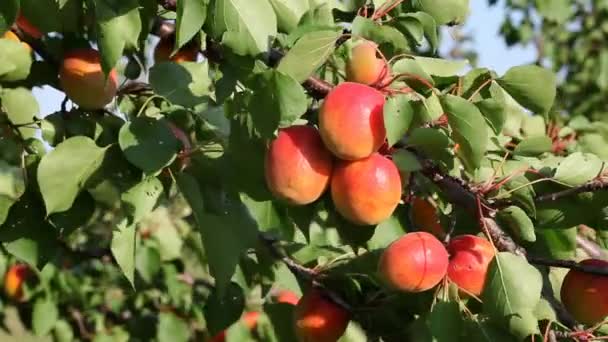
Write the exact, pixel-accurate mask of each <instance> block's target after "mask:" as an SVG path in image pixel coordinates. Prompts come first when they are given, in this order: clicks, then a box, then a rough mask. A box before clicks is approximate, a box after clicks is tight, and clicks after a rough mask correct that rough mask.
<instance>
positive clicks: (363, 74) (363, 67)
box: [346, 40, 389, 85]
mask: <svg viewBox="0 0 608 342" xmlns="http://www.w3.org/2000/svg"><path fill="white" fill-rule="evenodd" d="M377 49H378V44H376V43H374V42H372V41H367V40H366V41H364V42H361V43H359V44H358V45H356V46H355V47H353V49H352V51H351V56H350V58H349V60H348V61H347V63H346V80H347V81H350V82H357V83H362V84H366V85H375V84H380V83H382V81H383V80H384V79H386V78H387V77H388V76H389V72H388V71H389V69H388V65H387V63H386V62H385V61H384V60H383V59H382V58H378V57H376V51H377Z"/></svg>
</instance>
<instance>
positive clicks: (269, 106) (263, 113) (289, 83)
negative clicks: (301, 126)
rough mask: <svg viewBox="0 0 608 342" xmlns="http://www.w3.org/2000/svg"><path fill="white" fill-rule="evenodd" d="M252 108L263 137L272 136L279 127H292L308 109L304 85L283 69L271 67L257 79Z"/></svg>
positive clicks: (255, 122) (254, 118)
mask: <svg viewBox="0 0 608 342" xmlns="http://www.w3.org/2000/svg"><path fill="white" fill-rule="evenodd" d="M254 82H255V83H254V84H255V88H254V93H253V97H252V99H251V102H250V107H249V110H250V111H251V114H252V117H253V123H254V125H255V127H256V128H257V130H258V131H259V132H260V134H262V136H264V137H267V138H270V137H272V136H273V135H274V132H275V130H276V129H277V128H278V127H285V126H290V125H291V124H292V123H293V122H294V121H295V120H297V119H298V118H300V116H302V114H304V113H305V112H306V109H307V105H308V102H307V100H306V93H305V92H304V88H302V86H301V85H300V84H299V83H298V82H297V81H296V80H294V79H293V78H291V77H290V76H287V75H285V74H283V73H281V72H280V71H276V70H268V71H265V72H264V73H262V74H259V75H257V77H256V78H255V81H254Z"/></svg>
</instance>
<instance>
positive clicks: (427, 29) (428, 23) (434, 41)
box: [408, 12, 439, 53]
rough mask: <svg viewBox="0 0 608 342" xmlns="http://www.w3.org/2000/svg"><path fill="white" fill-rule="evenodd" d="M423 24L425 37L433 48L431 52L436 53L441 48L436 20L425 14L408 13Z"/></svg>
mask: <svg viewBox="0 0 608 342" xmlns="http://www.w3.org/2000/svg"><path fill="white" fill-rule="evenodd" d="M408 15H409V16H411V17H414V18H416V19H418V21H420V23H422V28H423V30H424V36H425V37H426V40H427V41H428V42H429V45H430V46H431V51H432V52H433V53H434V52H435V51H436V50H437V47H438V46H439V38H438V37H437V23H436V22H435V19H434V18H433V17H432V16H430V15H429V14H427V13H425V12H416V13H408Z"/></svg>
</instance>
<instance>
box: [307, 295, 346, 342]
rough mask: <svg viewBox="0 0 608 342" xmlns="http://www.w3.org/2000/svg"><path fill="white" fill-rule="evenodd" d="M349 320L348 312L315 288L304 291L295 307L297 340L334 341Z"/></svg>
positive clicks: (310, 341) (311, 341)
mask: <svg viewBox="0 0 608 342" xmlns="http://www.w3.org/2000/svg"><path fill="white" fill-rule="evenodd" d="M349 321H350V314H349V312H348V311H347V310H346V309H344V308H342V307H341V306H339V305H338V304H336V303H334V302H333V301H332V300H331V299H329V298H328V297H326V296H325V295H324V294H322V293H321V292H320V291H319V290H317V289H313V290H311V291H309V292H307V293H305V294H304V296H302V298H301V299H300V301H299V302H298V305H297V306H296V309H295V330H296V336H297V339H298V341H299V342H336V341H337V340H338V339H339V338H340V337H341V336H342V335H343V334H344V331H346V328H347V326H348V323H349Z"/></svg>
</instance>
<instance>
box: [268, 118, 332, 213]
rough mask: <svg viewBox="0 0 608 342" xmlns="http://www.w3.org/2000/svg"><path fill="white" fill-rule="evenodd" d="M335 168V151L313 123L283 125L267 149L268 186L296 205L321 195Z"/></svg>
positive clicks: (309, 201) (314, 199) (282, 198)
mask: <svg viewBox="0 0 608 342" xmlns="http://www.w3.org/2000/svg"><path fill="white" fill-rule="evenodd" d="M332 169H333V158H332V156H331V153H330V152H329V151H328V150H327V149H326V148H325V145H323V141H322V140H321V137H320V136H319V132H318V131H317V129H316V128H314V127H311V126H292V127H288V128H285V129H281V130H280V131H279V134H278V136H277V138H276V139H275V140H274V141H273V142H272V143H271V144H270V146H269V148H268V151H267V153H266V159H265V175H266V184H267V185H268V188H269V189H270V191H271V192H272V193H273V194H274V196H276V197H277V198H279V199H281V200H284V201H286V202H287V203H290V204H293V205H305V204H309V203H312V202H314V201H316V200H317V199H318V198H319V197H321V195H322V194H323V192H324V191H325V189H326V188H327V186H328V185H329V179H330V177H331V173H332Z"/></svg>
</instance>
